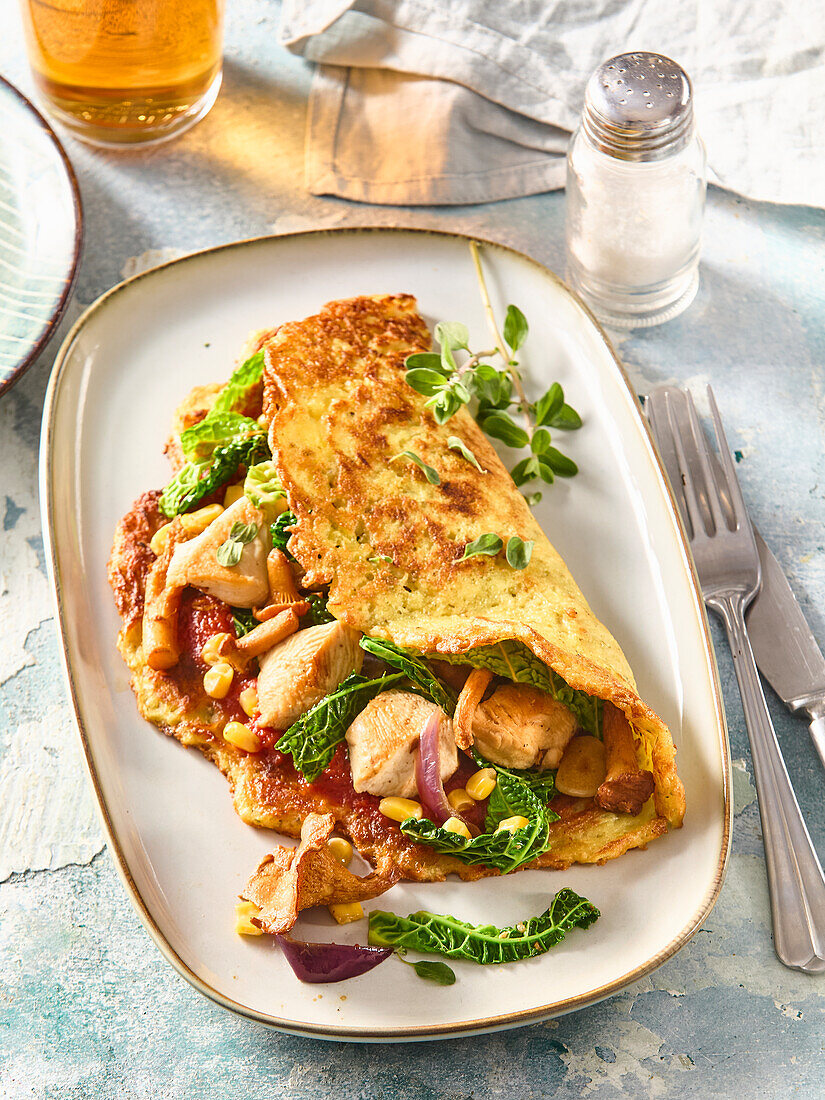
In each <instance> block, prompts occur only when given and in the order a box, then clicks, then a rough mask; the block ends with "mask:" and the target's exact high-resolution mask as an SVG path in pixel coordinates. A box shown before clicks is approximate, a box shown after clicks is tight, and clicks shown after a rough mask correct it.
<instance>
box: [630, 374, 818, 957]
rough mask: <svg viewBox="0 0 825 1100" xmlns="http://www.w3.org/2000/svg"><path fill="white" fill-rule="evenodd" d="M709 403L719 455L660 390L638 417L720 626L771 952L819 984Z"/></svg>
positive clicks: (741, 526)
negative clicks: (747, 762) (727, 651)
mask: <svg viewBox="0 0 825 1100" xmlns="http://www.w3.org/2000/svg"><path fill="white" fill-rule="evenodd" d="M708 400H709V403H710V409H711V415H712V417H713V425H714V431H715V433H716V445H717V448H718V451H719V454H718V455H716V454H714V452H713V451H712V450H711V448H710V444H709V442H708V439H707V437H706V435H705V433H704V431H703V430H702V427H701V425H700V423H699V418H698V416H697V415H696V409H695V407H694V404H693V399H692V398H691V396H690V394H689V393H686V392H685V391H683V390H680V389H679V388H678V387H676V386H660V387H658V388H657V389H655V390H653V391H652V392H651V393H650V394H649V395H648V398H647V401H646V403H645V409H646V412H647V415H648V419H649V421H650V427H651V430H652V432H653V435H654V437H655V439H656V442H657V444H658V446H659V450H660V452H661V454H662V459H663V462H664V464H665V468H666V470H668V474H669V477H670V479H671V482H672V486H673V491H674V495H675V496H676V499H677V501H678V503H679V506H680V510H681V512H682V517H683V519H684V522H685V527H686V528H687V532H688V538H689V540H690V546H691V550H692V551H693V560H694V562H695V565H696V572H697V574H698V577H699V583H700V584H701V586H702V594H703V596H704V598H705V603H706V604H707V605H708V607H710V608H712V610H713V611H715V612H716V613H717V614H718V615H719V616H720V617H721V619H722V621H723V623H724V625H725V630H726V632H727V636H728V643H729V644H730V648H731V653H732V654H733V667H734V670H735V672H736V679H737V681H738V683H739V692H740V694H741V696H742V708H743V710H744V712H745V723H746V725H747V729H748V736H749V738H750V743H751V755H752V757H753V770H754V777H755V779H756V790H757V793H758V795H759V813H760V816H761V818H762V835H763V842H764V845H765V861H766V864H767V870H768V889H769V892H770V898H771V915H772V918H773V930H774V949H775V951H776V954H777V955H778V957H779V959H780V961H781V962H783V963H784V964H785V966H789V967H791V968H792V969H794V970H803V971H805V972H806V973H808V974H818V973H822V972H823V971H825V877H823V873H822V867H821V865H820V863H819V860H818V859H817V856H816V852H815V850H814V847H813V844H812V843H811V838H810V836H809V835H808V830H807V828H806V827H805V822H804V820H803V819H802V813H801V811H800V809H799V803H798V802H797V800H796V795H795V794H794V791H793V787H792V786H791V781H790V778H789V777H788V771H787V769H786V767H785V762H784V760H783V758H782V752H781V750H780V748H779V742H778V741H777V739H776V733H775V731H774V728H773V723H772V721H771V716H770V713H769V711H768V705H767V703H766V702H765V695H764V693H763V691H762V684H761V682H760V680H759V674H758V672H757V671H756V662H755V660H754V656H753V650H752V649H751V644H750V641H749V639H748V634H747V630H746V627H745V611H746V609H747V607H748V605H749V604H750V602H751V601H752V600H753V599H754V597H755V596H756V594H757V593H758V591H759V587H760V584H761V581H762V576H761V566H760V563H759V552H758V550H757V546H756V542H755V539H754V534H753V528H752V526H751V522H750V519H749V517H748V513H747V510H746V508H745V502H744V500H743V498H742V492H741V489H740V488H739V482H738V480H737V477H736V470H735V468H734V465H733V460H732V459H731V454H730V450H729V449H728V444H727V440H726V439H725V433H724V430H723V428H722V421H721V419H720V417H719V410H718V408H717V407H716V401H715V399H714V396H713V391H712V390H711V388H710V386H708ZM677 478H678V480H677Z"/></svg>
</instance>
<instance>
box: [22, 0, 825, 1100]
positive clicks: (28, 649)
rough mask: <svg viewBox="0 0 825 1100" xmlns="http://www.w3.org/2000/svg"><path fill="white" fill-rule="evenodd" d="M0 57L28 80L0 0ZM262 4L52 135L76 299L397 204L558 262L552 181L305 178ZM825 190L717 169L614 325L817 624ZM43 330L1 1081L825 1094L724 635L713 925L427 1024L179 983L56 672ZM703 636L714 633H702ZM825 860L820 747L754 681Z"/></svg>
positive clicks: (558, 212) (30, 409)
mask: <svg viewBox="0 0 825 1100" xmlns="http://www.w3.org/2000/svg"><path fill="white" fill-rule="evenodd" d="M0 12H2V14H3V19H2V26H3V32H4V33H3V36H2V41H0V63H2V70H3V72H4V74H5V75H6V76H7V77H9V78H10V79H12V80H14V81H16V82H17V83H18V84H19V85H20V86H21V87H22V89H23V90H24V91H30V90H31V84H30V78H29V75H28V72H27V70H26V66H25V62H24V60H23V50H22V41H21V31H20V27H19V22H18V18H17V12H16V10H15V7H14V5H13V3H12V2H11V0H4V3H3V5H2V7H0ZM277 18H278V12H277V6H276V5H275V4H273V3H272V2H271V0H237V2H236V3H235V4H233V5H232V10H231V12H230V17H229V26H228V38H227V47H226V69H225V81H224V87H223V91H222V93H221V96H220V98H219V100H218V102H217V105H216V106H215V108H214V109H213V111H212V113H211V114H210V115H209V116H208V117H207V118H206V119H205V121H203V122H202V123H201V124H200V125H199V126H197V127H196V128H195V129H194V130H192V131H191V132H190V133H189V134H187V135H186V136H184V137H183V138H182V139H180V140H178V141H177V142H174V143H172V144H169V145H166V146H161V147H158V148H156V149H154V150H149V151H144V152H134V153H121V154H110V153H103V152H99V151H93V150H90V149H87V148H84V147H82V146H80V145H78V144H77V143H75V142H73V141H71V140H70V139H69V140H67V148H68V151H69V154H70V156H71V158H72V160H73V162H74V164H75V166H76V169H77V172H78V175H79V178H80V186H81V190H82V195H83V201H84V204H85V209H86V244H85V250H84V256H83V263H82V268H81V272H80V278H79V282H78V286H77V294H76V305H75V308H74V315H75V316H76V315H77V312H79V308H80V306H81V305H85V304H88V303H89V302H91V301H92V300H93V299H94V298H95V297H96V296H97V295H99V294H100V293H102V292H103V291H105V290H107V289H108V288H109V287H110V286H112V285H113V283H115V282H117V281H118V280H119V279H120V278H122V277H123V276H125V275H128V274H131V273H133V272H134V271H136V270H139V269H141V268H143V267H145V266H149V265H151V264H152V263H155V262H158V260H161V259H165V258H168V257H172V256H175V255H178V254H181V253H183V252H186V251H190V250H194V249H198V248H202V247H205V246H208V245H212V244H217V243H221V242H224V241H230V240H233V239H235V238H239V237H248V236H254V235H258V234H263V233H269V232H275V233H281V232H289V231H291V230H295V229H302V228H308V227H316V226H339V225H361V224H380V225H415V226H428V227H437V228H444V229H459V230H463V231H465V232H473V233H478V234H479V235H483V236H487V237H491V238H495V239H499V240H502V241H504V242H506V243H509V244H511V245H513V246H515V247H516V248H520V249H523V250H524V251H527V252H530V253H532V254H533V255H534V256H536V257H537V258H538V259H539V260H542V261H544V262H545V263H547V264H548V265H549V266H550V267H551V268H554V269H555V270H561V268H562V262H563V261H562V255H563V248H562V226H563V207H564V198H563V195H562V194H559V193H556V194H547V195H540V196H536V197H531V198H526V199H521V200H517V201H511V202H506V203H498V204H490V205H487V206H475V207H463V208H452V209H448V208H441V209H427V210H423V209H397V208H396V209H391V208H371V207H364V206H357V205H353V204H349V203H346V202H342V201H336V200H331V199H318V198H314V197H312V196H310V195H308V194H307V193H306V192H305V190H304V189H303V186H302V167H303V163H302V162H303V133H304V116H305V107H306V93H307V89H308V84H309V77H308V71H307V70H306V68H305V67H304V66H303V64H302V63H300V62H298V61H296V60H295V59H293V58H291V57H289V56H288V55H287V54H286V53H285V52H284V51H283V50H281V49H280V48H279V47H278V45H277V42H276V30H277ZM824 238H825V216H823V213H822V212H821V211H812V210H808V209H799V208H778V207H773V206H768V205H759V204H755V203H751V202H747V201H745V200H743V199H740V198H737V197H734V196H732V195H729V194H726V193H723V192H720V191H714V190H712V191H711V193H710V196H709V202H708V213H707V232H706V237H705V249H704V257H703V265H702V284H701V289H700V291H699V295H698V298H697V300H696V302H695V303H694V305H693V306H692V308H691V309H690V310H689V311H688V312H687V313H686V314H685V315H684V316H683V317H682V318H680V319H679V320H677V321H675V322H671V323H670V324H668V325H665V326H662V327H660V328H657V329H652V330H649V331H647V332H642V333H639V334H636V335H632V336H629V337H623V338H620V339H618V341H617V344H618V347H619V351H620V353H621V354H622V355H623V357H624V360H625V363H626V364H627V366H628V369H629V371H630V374H631V377H632V378H633V380H634V382H635V384H636V386H637V388H638V390H639V391H640V392H644V390H645V389H647V388H648V387H649V386H651V385H653V384H655V383H658V382H664V381H669V380H676V381H679V382H681V383H684V384H688V385H690V386H694V387H698V386H699V385H700V384H701V383H704V382H705V381H707V380H711V381H712V382H713V384H714V387H715V390H716V394H717V397H718V400H719V404H720V406H721V408H722V410H723V414H724V417H725V420H726V423H727V426H728V429H729V436H730V441H731V445H732V446H734V447H736V448H737V449H738V450H739V451H741V455H742V461H741V462H740V464H739V473H740V476H741V479H742V482H743V486H744V491H745V495H746V498H747V500H748V502H749V505H750V507H751V510H752V513H753V516H754V518H755V520H756V522H757V523H758V524H759V526H760V527H761V529H762V531H763V533H764V535H765V537H766V539H767V540H768V542H769V543H770V545H771V546H772V547H773V549H774V550H775V552H776V553H777V555H778V556H779V559H780V561H781V562H782V564H783V566H784V567H785V569H786V571H787V573H788V576H789V577H790V580H791V583H792V585H793V587H794V589H795V591H796V593H797V595H798V596H799V598H800V600H801V602H802V605H803V607H804V609H805V611H806V613H807V615H808V618H809V621H810V623H811V625H812V627H813V629H814V632H815V633H816V634H817V636H818V637H819V638H820V640H822V641H823V642H825V611H823V607H825V546H824V545H823V543H825V534H824V533H823V532H824V530H825V528H823V521H824V520H825V504H823V501H824V500H825V447H823V441H824V439H825V327H824V326H823V312H824V309H825V307H823V286H825V280H823V257H825V240H824ZM57 344H58V341H55V342H54V343H53V344H52V345H51V347H50V348H49V349H48V350H47V351H46V353H45V354H44V355H43V356H42V357H41V359H40V361H39V362H38V363H37V364H36V365H35V366H34V367H33V368H32V369H31V370H30V372H29V373H28V375H27V376H26V377H25V378H24V379H23V381H22V382H21V383H20V384H18V385H17V386H16V387H15V388H14V389H13V390H12V391H11V392H10V393H9V394H8V395H7V397H5V398H4V399H3V400H2V401H0V471H2V475H0V476H1V477H2V484H1V487H0V522H2V528H3V531H2V541H1V542H0V1096H2V1097H4V1098H14V1100H17V1098H22V1097H32V1096H34V1097H55V1098H60V1100H69V1098H80V1097H84V1098H85V1097H89V1098H94V1100H109V1098H112V1100H114V1098H117V1100H123V1098H126V1097H129V1098H132V1097H135V1098H137V1097H140V1098H143V1097H153V1098H154V1097H163V1098H174V1100H190V1098H193V1097H208V1098H212V1097H214V1098H224V1097H229V1096H232V1097H234V1096H238V1097H241V1096H242V1097H244V1098H245V1100H263V1098H265V1097H272V1096H278V1097H282V1098H283V1100H304V1098H313V1100H323V1098H326V1097H333V1096H335V1097H340V1096H346V1097H365V1098H370V1100H384V1098H387V1100H389V1098H392V1100H435V1098H438V1100H469V1098H478V1100H480V1098H482V1097H484V1098H486V1097H499V1096H500V1097H506V1098H508V1100H528V1098H538V1097H545V1096H550V1095H552V1096H555V1097H559V1098H565V1097H578V1096H581V1095H587V1096H593V1097H597V1098H604V1100H608V1098H613V1097H622V1096H627V1097H647V1096H651V1097H679V1098H687V1097H700V1098H704V1097H710V1096H713V1097H771V1098H774V1097H785V1096H804V1097H812V1096H823V1095H825V1084H823V1076H822V1066H823V1061H822V1059H823V1038H824V1037H825V1013H823V1008H825V997H824V996H823V995H824V994H825V977H821V978H813V977H807V976H805V975H802V974H798V973H795V972H792V971H789V970H786V969H784V968H783V967H782V966H781V965H780V964H779V963H778V962H777V961H776V959H775V957H774V954H773V950H772V946H771V935H770V921H769V914H768V899H767V891H766V885H765V867H764V859H763V854H762V846H761V834H760V825H759V816H758V811H757V806H756V803H755V795H754V789H753V785H752V770H751V762H750V756H749V751H748V745H747V738H746V735H745V730H744V726H743V719H742V712H741V707H740V703H739V699H738V695H737V691H736V686H735V682H734V679H733V673H732V668H731V661H730V658H729V655H728V652H727V650H726V649H725V647H724V646H723V645H720V646H719V648H718V656H719V668H720V673H721V677H722V682H723V687H724V692H725V699H726V704H727V710H728V721H729V726H730V736H731V748H732V756H733V760H734V778H735V795H736V818H735V837H734V846H733V857H732V860H731V863H730V869H729V872H728V876H727V881H726V883H725V886H724V889H723V891H722V895H721V898H720V900H719V902H718V904H717V906H716V908H715V910H714V911H713V913H712V914H711V916H710V918H709V920H708V921H707V923H706V925H705V927H704V928H703V929H702V930H701V931H700V932H699V933H698V934H697V935H696V936H695V937H694V939H693V940H692V942H691V943H690V944H688V945H687V947H685V948H684V950H683V951H681V952H680V954H679V955H677V956H676V957H675V958H674V959H672V960H671V961H670V962H668V963H667V964H666V965H664V966H663V967H662V968H661V969H660V970H658V971H657V972H656V973H654V974H653V975H651V976H650V977H648V978H646V979H644V980H643V981H641V982H639V983H638V984H636V985H634V986H632V987H630V988H629V989H627V990H626V991H625V992H623V993H621V994H619V995H618V996H615V997H613V998H612V999H610V1000H608V1001H607V1002H605V1003H603V1004H600V1005H598V1006H596V1007H593V1008H589V1009H586V1010H583V1011H581V1012H577V1013H573V1014H571V1015H569V1016H566V1017H564V1018H561V1019H558V1020H554V1021H551V1022H549V1023H546V1024H541V1025H535V1026H532V1027H526V1028H522V1029H520V1030H517V1031H511V1032H505V1033H499V1034H496V1035H493V1036H487V1037H482V1038H472V1039H459V1040H453V1041H448V1042H444V1043H437V1044H422V1045H412V1044H410V1045H405V1044H402V1045H394V1046H384V1047H380V1046H379V1047H363V1046H357V1045H346V1044H325V1043H321V1042H316V1041H312V1040H303V1039H297V1038H291V1037H287V1036H284V1035H279V1034H276V1033H273V1032H270V1031H267V1030H266V1029H265V1028H263V1027H260V1026H256V1025H254V1024H251V1023H248V1022H246V1021H244V1020H241V1019H238V1018H235V1017H234V1016H232V1015H230V1014H228V1013H227V1012H225V1011H224V1010H222V1009H220V1008H218V1007H217V1006H215V1005H213V1004H211V1003H210V1002H209V1001H207V1000H205V999H204V998H203V997H201V996H200V995H199V994H198V993H196V992H195V991H194V990H193V989H192V988H190V986H189V985H187V983H186V982H185V981H183V979H181V978H179V977H178V976H177V975H176V974H175V973H174V972H173V971H172V970H171V969H170V968H169V966H168V965H167V964H166V963H165V962H164V961H163V959H162V958H161V956H160V954H159V953H158V951H157V950H156V948H155V947H154V946H153V944H152V943H151V941H150V940H149V938H148V936H147V934H146V932H145V931H144V930H143V928H142V926H141V924H140V922H139V921H138V918H137V916H136V914H135V913H134V911H133V910H132V907H131V905H130V903H129V901H128V899H127V897H126V895H125V893H124V891H123V889H122V888H121V886H120V884H119V882H118V880H117V877H116V875H115V871H114V868H113V865H112V863H111V861H110V859H109V856H108V854H107V852H106V848H105V845H104V842H103V838H102V835H101V831H100V827H99V825H98V823H97V818H96V813H95V809H94V806H93V802H92V795H91V792H90V790H89V787H88V784H87V781H86V778H85V775H84V773H83V769H82V764H81V760H80V754H79V749H78V747H77V745H76V737H75V732H74V730H73V727H72V723H71V720H70V716H69V709H68V705H67V702H66V699H65V697H64V690H63V683H62V678H61V674H60V670H59V662H58V649H57V641H56V636H55V629H54V622H53V612H52V607H51V602H50V596H49V592H48V588H47V582H46V577H45V569H44V563H43V550H42V541H41V536H40V519H39V511H38V500H37V488H36V465H37V447H38V436H39V428H40V415H41V409H42V403H43V394H44V391H45V387H46V382H47V379H48V375H49V370H50V368H51V364H52V360H53V357H54V353H55V351H56V350H57ZM714 636H715V638H716V641H717V643H720V642H721V634H720V633H719V631H718V630H716V629H715V628H714ZM770 704H771V709H772V712H773V714H774V718H775V720H776V724H777V729H778V732H779V737H780V740H781V742H782V746H783V749H784V751H785V754H786V758H787V761H788V767H789V770H790V772H791V776H792V778H793V780H794V782H795V784H796V787H797V790H798V792H799V795H800V801H801V802H802V804H803V808H804V810H805V812H806V814H807V818H808V822H809V826H810V829H811V832H812V835H813V836H814V840H815V842H816V843H817V845H818V848H819V851H820V854H821V855H825V800H824V799H823V798H822V791H823V780H824V779H825V776H823V773H822V768H821V765H820V764H819V761H818V759H817V757H816V755H815V753H814V750H813V748H812V746H811V744H810V741H809V739H808V735H807V730H806V727H805V725H804V724H803V723H802V722H801V721H800V720H797V719H794V718H793V717H791V716H790V715H789V714H787V713H786V712H785V710H784V709H783V708H782V706H781V705H780V704H779V702H778V700H777V699H776V698H775V697H773V696H770Z"/></svg>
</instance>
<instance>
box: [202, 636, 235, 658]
mask: <svg viewBox="0 0 825 1100" xmlns="http://www.w3.org/2000/svg"><path fill="white" fill-rule="evenodd" d="M233 641H234V639H233V637H232V635H231V634H226V633H223V634H212V635H210V636H209V637H208V638H207V639H206V641H205V642H204V644H203V649H201V660H202V661H203V662H204V664H207V665H217V664H220V663H221V662H224V663H226V656H225V654H226V651H227V647H228V646H231V644H232V642H233Z"/></svg>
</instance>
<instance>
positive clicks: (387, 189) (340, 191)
mask: <svg viewBox="0 0 825 1100" xmlns="http://www.w3.org/2000/svg"><path fill="white" fill-rule="evenodd" d="M281 40H282V42H283V43H284V44H285V45H286V46H287V47H288V48H289V49H290V50H292V51H293V52H295V53H298V54H301V55H303V56H304V57H305V58H306V59H307V60H309V61H314V62H316V63H317V64H318V68H317V71H316V74H315V78H314V81H313V86H312V92H311V96H310V111H309V122H308V131H307V182H308V186H309V188H310V190H311V191H312V192H314V193H315V194H333V195H340V196H343V197H345V198H350V199H356V200H359V201H363V202H377V203H390V204H404V205H407V204H428V205H429V204H440V203H474V202H486V201H491V200H495V199H503V198H510V197H514V196H518V195H526V194H533V193H536V192H540V191H545V190H549V189H551V188H555V187H561V186H563V185H564V151H565V147H566V143H567V138H568V137H569V133H570V131H571V130H572V129H573V128H574V127H575V125H576V123H577V120H578V116H579V113H580V110H581V103H582V99H583V95H584V86H585V84H586V82H587V78H588V77H589V75H590V73H591V72H592V71H593V69H595V68H596V66H597V65H598V64H600V63H601V62H602V61H603V60H605V59H606V58H607V57H610V56H612V55H613V54H615V53H619V52H622V51H624V50H628V49H650V50H656V51H658V52H660V53H664V54H667V55H668V56H670V57H673V58H674V59H675V60H676V61H678V62H679V63H680V64H681V65H683V66H684V68H685V69H686V70H687V72H688V73H689V74H690V76H691V77H692V79H693V81H694V87H695V95H696V108H697V116H698V119H699V125H700V129H701V133H702V136H703V138H704V139H705V142H706V145H707V147H708V161H709V166H710V169H711V177H712V178H713V179H715V181H716V182H718V183H720V184H721V185H722V186H724V187H728V188H730V189H731V190H734V191H739V192H740V193H742V194H745V195H749V196H751V197H753V198H757V199H766V200H770V201H774V202H795V203H808V204H811V205H817V206H825V155H823V152H822V150H823V148H824V147H825V112H823V110H822V107H821V104H822V102H823V100H825V4H822V3H821V0H795V2H794V4H793V5H785V4H783V3H781V2H777V0H725V3H719V2H718V0H697V2H696V3H695V4H692V5H679V4H676V5H671V4H662V3H661V2H660V0H579V2H577V3H572V4H571V3H567V2H565V0H507V2H506V3H495V2H493V0H449V2H438V0H285V2H284V7H283V15H282V22H281Z"/></svg>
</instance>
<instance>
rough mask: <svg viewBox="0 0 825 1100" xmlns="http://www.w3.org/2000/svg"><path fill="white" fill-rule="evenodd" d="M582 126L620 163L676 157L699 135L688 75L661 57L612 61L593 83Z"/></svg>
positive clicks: (627, 55)
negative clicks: (623, 161) (696, 130)
mask: <svg viewBox="0 0 825 1100" xmlns="http://www.w3.org/2000/svg"><path fill="white" fill-rule="evenodd" d="M582 126H583V127H584V129H585V131H586V133H587V134H588V136H589V137H590V139H591V141H592V142H593V143H594V144H595V145H596V146H597V147H598V148H599V149H601V150H602V151H603V152H605V153H608V154H610V155H611V156H614V157H618V158H619V159H620V160H643V161H644V160H660V159H662V158H664V157H668V156H671V155H672V154H673V153H675V152H677V151H678V150H679V149H682V148H684V146H685V145H686V144H687V143H688V141H689V140H690V138H691V136H692V133H693V99H692V89H691V84H690V80H689V79H688V75H687V73H686V72H685V71H684V69H682V68H681V66H680V65H677V64H676V62H675V61H671V60H670V58H669V57H663V56H662V55H661V54H658V53H646V52H634V53H622V54H618V55H617V56H616V57H611V58H610V59H609V60H608V61H605V62H604V63H603V64H602V65H600V66H599V68H598V69H596V71H595V73H593V75H592V76H591V78H590V80H589V81H588V84H587V90H586V92H585V100H584V114H583V116H582Z"/></svg>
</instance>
